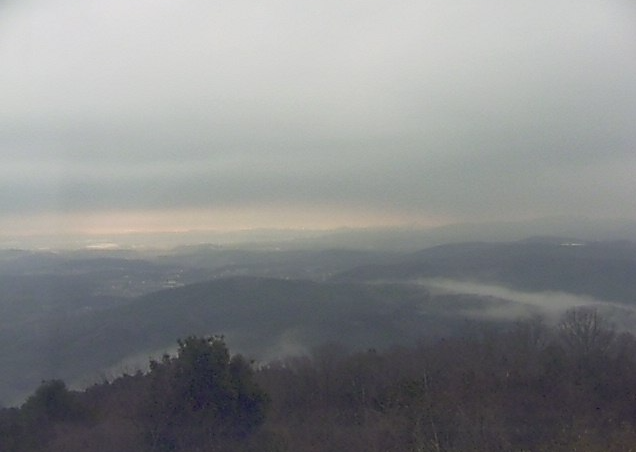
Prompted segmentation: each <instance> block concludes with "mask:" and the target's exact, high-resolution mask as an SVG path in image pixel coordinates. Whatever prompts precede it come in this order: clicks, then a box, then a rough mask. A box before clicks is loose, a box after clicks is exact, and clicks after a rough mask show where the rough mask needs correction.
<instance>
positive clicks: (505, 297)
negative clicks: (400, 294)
mask: <svg viewBox="0 0 636 452" xmlns="http://www.w3.org/2000/svg"><path fill="white" fill-rule="evenodd" d="M415 283H416V284H418V285H422V286H425V287H426V288H427V289H428V290H429V291H430V292H431V295H433V296H435V295H436V294H457V295H474V296H478V297H482V298H484V299H486V300H487V301H488V302H489V303H488V305H487V306H484V305H483V304H480V305H478V306H475V307H474V308H468V309H464V310H463V313H464V314H465V315H467V316H470V317H480V318H491V319H500V320H514V319H519V318H524V317H528V316H534V315H540V316H543V317H545V318H546V319H547V320H551V321H556V320H558V318H559V317H560V316H561V315H562V314H563V313H564V312H565V311H567V310H569V309H574V308H578V307H583V306H592V307H595V308H597V309H598V310H599V312H601V314H602V315H604V316H605V317H606V318H607V319H608V320H609V321H610V322H611V323H613V324H614V325H615V326H616V327H617V328H618V329H621V330H630V331H636V308H634V307H632V306H628V305H624V304H620V303H614V302H609V301H603V300H599V299H597V298H594V297H590V296H585V295H576V294H572V293H568V292H552V291H544V292H523V291H518V290H514V289H510V288H508V287H504V286H498V285H495V284H484V283H479V282H474V281H461V280H454V279H447V278H430V279H420V280H417V281H415Z"/></svg>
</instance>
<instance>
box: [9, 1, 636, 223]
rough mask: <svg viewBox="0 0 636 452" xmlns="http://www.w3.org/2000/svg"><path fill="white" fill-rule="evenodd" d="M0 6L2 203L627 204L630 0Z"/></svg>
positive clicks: (635, 98) (31, 207)
mask: <svg viewBox="0 0 636 452" xmlns="http://www.w3.org/2000/svg"><path fill="white" fill-rule="evenodd" d="M0 8H1V9H0V59H1V60H2V61H3V62H5V63H3V64H2V66H3V71H1V72H0V100H2V101H1V102H0V158H1V159H2V167H1V168H0V176H1V177H0V208H2V209H3V211H4V212H36V211H40V210H57V209H61V210H71V211H76V210H87V209H144V208H172V207H192V206H196V207H210V208H215V207H220V206H228V205H240V206H245V205H250V204H254V203H266V204H268V203H269V204H277V203H290V204H294V205H299V206H301V205H311V204H316V203H320V204H324V205H332V206H333V207H334V208H336V209H338V208H340V209H348V208H352V207H354V206H356V205H358V206H364V207H365V208H366V209H377V210H389V211H395V212H396V213H399V212H404V213H409V214H410V215H411V216H412V217H414V216H417V215H414V213H416V214H419V215H421V216H422V217H425V216H426V215H446V216H449V217H453V218H457V219H459V220H462V219H483V218H488V217H490V216H493V215H496V216H498V217H505V216H506V215H510V216H513V217H514V216H519V215H528V214H536V215H552V214H563V213H566V214H581V215H606V216H617V215H620V216H629V217H632V218H636V208H635V207H633V206H631V207H630V206H629V205H626V203H628V200H629V199H630V196H631V195H633V194H634V193H636V182H635V181H634V179H636V178H633V177H631V176H632V175H633V174H636V152H634V148H635V145H636V128H634V127H633V123H634V120H635V119H636V10H635V8H634V7H633V6H632V5H631V4H630V3H629V2H621V1H591V2H588V3H586V5H585V6H581V5H580V4H579V3H578V2H574V1H565V0H561V1H551V2H548V1H545V2H544V1H540V2H516V3H515V4H504V3H501V2H495V1H490V0H483V1H479V2H468V1H458V2H455V3H453V4H449V2H442V1H438V0H433V1H429V2H426V3H424V2H413V1H400V2H385V1H380V0H374V1H370V2H369V1H366V2H363V1H358V0H347V1H344V2H342V1H341V2H332V1H326V2H325V1H320V2H318V1H311V2H306V3H302V4H301V3H300V2H292V1H286V0H268V1H265V2H255V1H252V0H241V1H237V2H226V3H213V4H212V3H210V2H203V1H194V2H188V3H179V2H172V1H159V2H157V1H150V0H133V1H126V2H124V1H122V0H114V1H112V2H99V1H96V0H88V1H87V0H84V1H79V0H49V1H46V2H45V1H39V0H32V1H30V2H24V3H23V4H17V3H15V2H13V3H11V2H9V3H7V4H6V5H5V6H3V4H0ZM5 68H6V69H5ZM632 204H633V203H632Z"/></svg>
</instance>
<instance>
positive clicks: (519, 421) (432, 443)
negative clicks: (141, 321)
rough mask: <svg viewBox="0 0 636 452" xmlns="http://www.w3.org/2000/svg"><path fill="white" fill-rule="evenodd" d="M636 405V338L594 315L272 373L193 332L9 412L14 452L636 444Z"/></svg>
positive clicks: (0, 434) (331, 357)
mask: <svg viewBox="0 0 636 452" xmlns="http://www.w3.org/2000/svg"><path fill="white" fill-rule="evenodd" d="M635 399H636V338H635V337H634V336H633V335H631V334H629V333H618V332H617V331H615V330H614V328H613V327H612V326H611V325H609V324H608V323H607V322H606V320H605V319H603V318H602V317H601V316H600V315H599V314H598V312H596V311H595V310H593V309H589V308H578V309H576V310H572V311H568V312H567V313H566V314H565V315H564V316H563V317H562V318H561V320H560V321H559V322H558V323H556V324H549V323H547V322H546V321H544V320H543V319H541V318H534V319H531V320H523V321H518V322H517V323H515V324H514V325H513V326H512V327H507V328H494V327H490V328H488V329H486V328H484V329H480V330H475V331H473V332H471V333H469V334H464V335H461V336H455V337H448V338H445V339H441V340H440V339H428V340H426V341H422V342H420V343H418V344H417V345H413V346H410V347H393V348H390V349H386V350H382V351H378V350H374V349H370V350H367V351H359V352H348V351H347V350H345V349H344V348H343V347H341V346H338V345H336V344H326V345H324V346H322V347H319V348H317V349H315V350H314V351H313V352H312V353H311V354H309V355H307V356H296V357H288V358H285V359H282V360H280V361H276V362H272V363H268V364H261V365H256V364H255V363H253V362H249V361H248V360H246V359H245V358H244V357H243V356H241V355H231V354H230V352H229V350H228V348H227V346H226V344H225V342H224V340H223V338H222V337H219V336H212V337H195V336H192V337H188V338H186V339H184V340H180V341H179V342H178V350H177V353H176V354H175V355H173V356H170V355H164V356H163V358H162V359H160V360H155V361H151V363H150V368H149V370H148V371H147V372H141V371H139V372H137V373H135V374H133V375H123V376H121V377H118V378H115V379H114V380H112V381H104V382H101V383H99V384H96V385H94V386H92V387H90V388H88V389H86V390H84V391H72V390H69V389H68V388H67V387H66V385H65V384H64V382H62V381H60V380H52V381H46V382H43V383H42V385H41V386H40V387H39V388H38V389H37V390H36V391H35V392H34V393H33V394H32V395H31V397H29V398H28V399H27V401H26V402H25V403H24V404H23V405H22V406H21V407H19V408H6V409H3V410H2V411H0V450H2V451H15V452H22V451H23V452H30V451H47V452H48V451H51V452H57V451H65V452H73V451H95V452H102V451H103V452H110V451H113V452H114V451H120V452H128V451H130V452H132V451H149V452H150V451H202V452H208V451H209V452H212V451H227V452H229V451H257V450H258V451H266V452H267V451H272V452H273V451H306V452H323V451H335V450H348V451H396V452H397V451H438V452H440V451H444V452H455V451H466V450H474V451H484V452H486V451H488V452H491V451H513V450H514V451H521V450H523V451H537V452H541V451H551V452H559V451H564V452H565V451H572V450H577V451H582V452H596V451H610V452H611V451H626V450H630V447H633V444H636V404H635Z"/></svg>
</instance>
